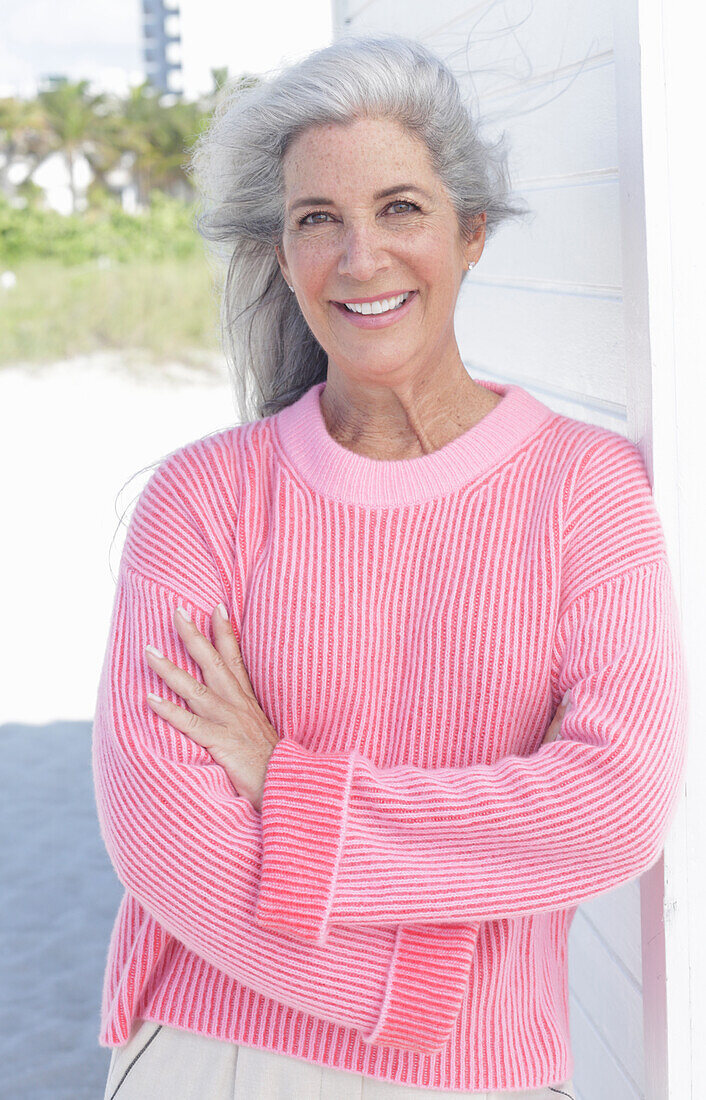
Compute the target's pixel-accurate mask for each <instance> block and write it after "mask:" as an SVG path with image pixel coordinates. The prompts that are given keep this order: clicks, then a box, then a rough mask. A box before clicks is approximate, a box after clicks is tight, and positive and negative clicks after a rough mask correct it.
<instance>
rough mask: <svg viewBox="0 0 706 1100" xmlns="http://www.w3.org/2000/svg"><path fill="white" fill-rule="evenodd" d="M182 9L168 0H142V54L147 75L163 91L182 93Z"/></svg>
mask: <svg viewBox="0 0 706 1100" xmlns="http://www.w3.org/2000/svg"><path fill="white" fill-rule="evenodd" d="M179 16H180V9H179V7H178V5H172V6H170V7H167V5H166V4H165V3H164V0H142V56H143V60H144V64H145V76H146V77H147V79H148V80H149V82H150V84H151V85H152V87H153V88H155V89H156V90H157V91H159V92H161V93H165V94H166V93H169V92H171V93H173V94H174V95H176V96H181V94H182V92H183V80H182V69H181V34H180V31H179Z"/></svg>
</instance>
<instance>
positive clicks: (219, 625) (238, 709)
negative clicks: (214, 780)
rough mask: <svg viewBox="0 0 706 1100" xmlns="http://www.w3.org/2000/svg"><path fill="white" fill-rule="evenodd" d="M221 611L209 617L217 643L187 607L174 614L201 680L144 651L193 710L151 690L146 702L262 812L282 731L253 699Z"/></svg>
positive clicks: (231, 632)
mask: <svg viewBox="0 0 706 1100" xmlns="http://www.w3.org/2000/svg"><path fill="white" fill-rule="evenodd" d="M219 606H220V607H223V605H222V604H221V605H219ZM223 611H224V612H225V614H223V613H222V612H221V611H219V608H218V607H217V608H214V610H213V613H212V615H211V628H212V630H213V637H214V640H215V645H212V644H211V642H210V641H209V640H208V638H205V637H204V635H203V634H202V633H201V632H200V630H199V629H198V627H197V626H196V624H195V623H194V622H193V621H192V619H191V618H189V616H188V615H187V613H186V612H184V611H183V608H179V609H178V610H177V613H176V614H175V615H174V624H175V626H176V631H177V634H178V635H179V637H180V638H181V640H182V642H183V643H184V645H185V646H186V648H187V649H188V651H189V653H190V654H191V656H192V657H193V658H194V660H195V661H196V663H197V664H198V666H199V668H200V669H201V672H202V674H203V679H204V683H203V684H202V683H200V682H199V681H198V680H196V679H195V678H194V677H193V676H191V675H190V674H189V673H188V672H186V671H185V670H184V669H181V668H179V667H178V665H175V664H173V663H172V661H170V660H169V659H168V658H167V657H164V656H163V655H162V654H161V653H159V651H158V650H157V651H155V650H154V647H149V646H148V647H147V648H146V650H145V654H146V658H147V663H148V664H149V666H150V668H151V669H153V670H154V671H155V672H156V673H157V674H158V675H159V676H161V678H162V679H163V680H164V682H165V683H166V684H168V685H169V686H170V687H171V688H173V689H174V691H175V692H176V693H177V695H180V696H181V697H182V699H184V700H185V701H186V702H187V703H188V705H189V707H190V708H191V709H190V710H189V709H187V708H186V707H180V706H179V705H178V704H177V703H173V702H171V701H170V700H168V699H160V698H159V697H158V696H155V695H150V694H149V693H148V695H147V701H148V703H149V704H150V706H151V707H152V708H153V709H154V710H155V711H156V712H157V714H159V715H161V717H162V718H164V719H166V721H167V722H169V723H170V724H171V725H172V726H175V727H176V729H178V730H181V732H182V733H185V734H186V735H187V737H191V738H192V739H193V740H194V741H197V742H198V744H199V745H202V746H203V747H204V748H205V749H206V750H207V751H208V752H209V753H210V754H211V756H212V757H213V759H214V760H215V761H216V763H218V764H220V765H221V767H222V768H224V769H225V771H226V773H227V774H228V778H229V779H230V781H231V783H232V784H233V786H234V787H235V789H236V791H237V792H238V794H239V795H241V796H242V797H243V798H247V799H249V801H250V802H252V804H253V806H254V807H255V809H256V810H260V809H261V808H262V792H263V789H264V786H265V773H266V771H267V764H268V762H269V759H270V756H271V755H272V752H273V750H274V746H275V745H276V744H277V742H278V741H279V735H278V734H277V731H276V730H275V728H274V726H272V725H271V723H270V722H269V721H268V719H267V716H266V715H265V713H264V711H263V710H262V708H261V707H260V705H259V703H258V702H257V699H256V698H255V693H254V691H253V689H252V684H251V683H250V679H249V677H248V674H247V672H246V671H245V665H244V664H243V658H242V656H241V653H240V648H239V646H238V643H237V641H236V637H235V633H234V631H233V628H232V626H231V624H230V619H229V618H228V613H227V611H225V608H223ZM181 613H183V615H184V616H185V617H184V618H182V614H181Z"/></svg>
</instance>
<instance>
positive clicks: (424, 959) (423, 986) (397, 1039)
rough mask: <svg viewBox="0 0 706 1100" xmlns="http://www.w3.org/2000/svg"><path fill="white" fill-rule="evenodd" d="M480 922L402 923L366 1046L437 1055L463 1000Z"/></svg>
mask: <svg viewBox="0 0 706 1100" xmlns="http://www.w3.org/2000/svg"><path fill="white" fill-rule="evenodd" d="M480 924H481V922H480V921H468V922H467V923H466V924H414V925H412V924H400V925H398V928H397V938H396V940H395V950H394V954H393V957H392V963H391V966H390V972H389V975H388V981H387V989H386V992H385V998H384V1001H383V1004H382V1009H381V1012H380V1017H379V1019H378V1022H377V1024H376V1025H375V1027H374V1028H373V1030H372V1031H370V1032H369V1033H368V1034H367V1035H366V1034H363V1039H364V1040H365V1042H366V1043H373V1044H375V1045H376V1046H391V1047H398V1048H401V1049H402V1050H411V1051H415V1052H416V1053H418V1054H438V1053H440V1052H441V1051H443V1050H444V1049H445V1048H446V1047H447V1046H448V1043H449V1039H450V1036H451V1033H452V1031H453V1028H454V1025H455V1023H456V1020H457V1019H458V1016H459V1013H460V1011H461V1007H462V1005H463V1002H464V1000H465V998H466V995H467V992H468V986H469V973H470V969H471V963H472V961H473V955H474V953H475V949H476V943H477V941H478V932H479V929H480Z"/></svg>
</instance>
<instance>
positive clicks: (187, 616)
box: [177, 607, 192, 623]
mask: <svg viewBox="0 0 706 1100" xmlns="http://www.w3.org/2000/svg"><path fill="white" fill-rule="evenodd" d="M177 614H178V615H180V616H181V618H182V619H183V620H184V622H185V623H190V622H191V621H192V620H191V615H190V614H189V612H188V611H185V610H184V608H183V607H177Z"/></svg>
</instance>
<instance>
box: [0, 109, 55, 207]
mask: <svg viewBox="0 0 706 1100" xmlns="http://www.w3.org/2000/svg"><path fill="white" fill-rule="evenodd" d="M54 148H55V146H54V138H53V135H52V131H51V129H50V127H49V125H48V123H47V120H46V116H45V114H44V111H43V110H42V109H41V107H40V105H39V103H38V102H37V101H36V100H24V99H16V98H14V97H8V98H6V99H0V149H2V153H3V155H4V163H3V164H2V165H1V166H0V191H2V192H3V194H5V195H9V194H10V193H11V192H12V187H11V185H10V169H11V168H12V167H13V165H14V164H15V163H16V162H17V161H22V162H23V163H25V164H29V170H28V172H27V175H26V176H25V179H24V181H23V182H26V181H28V180H31V178H32V175H33V174H34V172H35V171H36V170H37V168H38V167H39V165H40V164H41V163H42V161H43V160H45V159H46V158H47V157H48V156H49V155H50V153H52V152H53V151H54Z"/></svg>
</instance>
